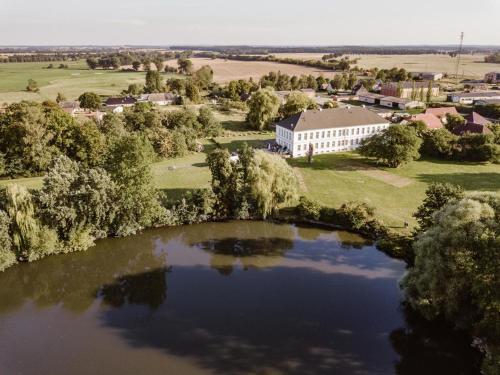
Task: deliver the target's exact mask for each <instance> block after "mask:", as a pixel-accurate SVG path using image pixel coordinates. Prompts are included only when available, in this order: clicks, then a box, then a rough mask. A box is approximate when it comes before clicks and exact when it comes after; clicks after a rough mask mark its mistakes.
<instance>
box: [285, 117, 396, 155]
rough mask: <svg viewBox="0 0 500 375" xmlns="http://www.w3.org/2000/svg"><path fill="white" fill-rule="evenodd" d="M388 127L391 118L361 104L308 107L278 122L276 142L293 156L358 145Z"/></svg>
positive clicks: (338, 149)
mask: <svg viewBox="0 0 500 375" xmlns="http://www.w3.org/2000/svg"><path fill="white" fill-rule="evenodd" d="M387 127H389V122H388V121H387V120H385V119H383V118H382V117H380V116H378V115H377V114H375V113H373V112H371V111H369V110H367V109H365V108H361V107H347V108H333V109H324V110H315V111H305V112H302V113H298V114H296V115H294V116H292V117H289V118H287V119H285V120H282V121H280V122H278V123H277V124H276V143H278V144H279V145H280V146H282V147H284V148H286V150H287V151H288V152H289V153H290V154H291V155H292V157H300V156H305V155H306V154H307V151H308V149H309V148H312V149H313V154H315V155H316V154H323V153H329V152H336V151H350V150H354V149H356V148H357V147H358V146H359V144H360V142H361V140H363V139H365V138H368V137H370V136H372V135H373V134H376V133H378V132H380V131H381V130H383V129H385V128H387Z"/></svg>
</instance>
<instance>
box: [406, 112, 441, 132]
mask: <svg viewBox="0 0 500 375" xmlns="http://www.w3.org/2000/svg"><path fill="white" fill-rule="evenodd" d="M411 121H422V122H423V123H424V124H425V125H426V126H427V128H428V129H441V128H442V127H443V123H442V122H441V120H440V119H439V117H437V116H436V115H434V114H432V113H419V114H418V115H414V116H412V117H411Z"/></svg>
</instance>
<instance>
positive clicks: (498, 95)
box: [448, 90, 500, 104]
mask: <svg viewBox="0 0 500 375" xmlns="http://www.w3.org/2000/svg"><path fill="white" fill-rule="evenodd" d="M485 99H500V90H499V91H476V92H452V93H450V94H448V101H450V102H453V103H460V104H472V103H474V102H475V101H477V100H485Z"/></svg>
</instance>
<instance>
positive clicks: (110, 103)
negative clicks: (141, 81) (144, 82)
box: [104, 96, 137, 107]
mask: <svg viewBox="0 0 500 375" xmlns="http://www.w3.org/2000/svg"><path fill="white" fill-rule="evenodd" d="M135 103H137V100H136V99H135V98H132V97H131V96H127V97H123V98H108V99H107V100H106V101H105V102H104V105H105V106H106V107H119V106H122V107H132V106H133V105H134V104H135Z"/></svg>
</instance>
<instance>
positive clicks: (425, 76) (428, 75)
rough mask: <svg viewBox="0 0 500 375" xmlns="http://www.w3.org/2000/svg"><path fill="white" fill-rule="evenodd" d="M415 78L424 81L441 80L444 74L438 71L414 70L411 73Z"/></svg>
mask: <svg viewBox="0 0 500 375" xmlns="http://www.w3.org/2000/svg"><path fill="white" fill-rule="evenodd" d="M410 74H411V76H412V77H413V78H416V79H421V80H423V81H439V80H441V79H443V77H444V74H443V73H438V72H413V73H410Z"/></svg>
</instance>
